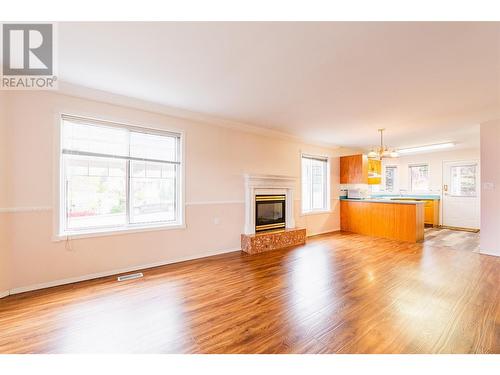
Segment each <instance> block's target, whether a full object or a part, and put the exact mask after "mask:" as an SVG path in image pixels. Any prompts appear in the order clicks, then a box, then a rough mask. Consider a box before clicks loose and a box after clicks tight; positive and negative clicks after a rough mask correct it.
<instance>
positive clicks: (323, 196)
mask: <svg viewBox="0 0 500 375" xmlns="http://www.w3.org/2000/svg"><path fill="white" fill-rule="evenodd" d="M328 170H329V164H328V158H326V157H320V156H309V155H302V212H304V213H307V212H314V211H326V210H329V209H330V197H329V188H328V186H329V178H328V173H329V171H328Z"/></svg>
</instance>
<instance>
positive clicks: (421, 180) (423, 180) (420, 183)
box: [409, 164, 429, 191]
mask: <svg viewBox="0 0 500 375" xmlns="http://www.w3.org/2000/svg"><path fill="white" fill-rule="evenodd" d="M409 175H410V191H429V166H428V165H427V164H418V165H410V166H409Z"/></svg>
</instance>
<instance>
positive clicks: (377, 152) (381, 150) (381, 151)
mask: <svg viewBox="0 0 500 375" xmlns="http://www.w3.org/2000/svg"><path fill="white" fill-rule="evenodd" d="M384 130H385V129H378V131H379V133H380V146H379V147H377V148H372V149H371V150H370V152H369V153H368V158H370V159H382V158H397V157H398V156H399V154H398V152H397V151H396V150H395V149H392V150H389V147H387V146H384Z"/></svg>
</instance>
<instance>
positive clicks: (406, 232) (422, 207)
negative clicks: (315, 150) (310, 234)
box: [340, 154, 441, 242]
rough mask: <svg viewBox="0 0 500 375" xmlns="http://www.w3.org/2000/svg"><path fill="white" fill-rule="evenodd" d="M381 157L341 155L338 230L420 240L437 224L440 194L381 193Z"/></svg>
mask: <svg viewBox="0 0 500 375" xmlns="http://www.w3.org/2000/svg"><path fill="white" fill-rule="evenodd" d="M382 180H383V176H382V160H380V159H376V158H369V157H368V155H365V154H358V155H350V156H343V157H341V158H340V184H341V193H340V223H341V230H343V231H347V232H353V233H359V234H364V235H369V236H374V237H382V238H388V239H395V240H399V241H406V242H422V241H423V240H424V236H425V234H424V233H425V231H424V228H425V227H426V226H427V227H437V226H439V217H440V216H439V208H440V199H441V196H440V195H438V194H407V193H404V192H394V191H392V192H390V193H387V192H381V191H380V189H377V188H375V189H373V188H372V187H373V186H376V187H378V186H380V185H381V184H382V182H383V181H382Z"/></svg>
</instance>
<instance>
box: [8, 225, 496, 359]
mask: <svg viewBox="0 0 500 375" xmlns="http://www.w3.org/2000/svg"><path fill="white" fill-rule="evenodd" d="M139 250H140V249H138V251H139ZM142 272H143V273H144V277H143V278H141V279H136V280H129V281H124V282H117V281H116V278H115V277H106V278H102V279H96V280H89V281H85V282H81V283H76V284H71V285H65V286H60V287H55V288H49V289H45V290H39V291H35V292H30V293H24V294H18V295H13V296H9V297H6V298H4V299H1V300H0V353H98V352H99V353H500V334H499V317H500V288H498V285H500V258H498V257H493V256H486V255H481V254H475V253H472V252H470V251H454V250H451V249H450V248H449V247H435V246H430V245H428V244H427V243H406V242H398V241H391V240H386V239H383V238H374V237H367V236H362V235H358V234H352V233H333V234H327V235H322V236H318V237H314V238H309V239H308V240H307V244H306V245H304V246H297V247H294V248H288V249H280V250H275V251H269V252H266V253H262V254H257V255H247V254H244V253H242V252H233V253H227V254H221V255H217V256H213V257H210V258H204V259H197V260H193V261H188V262H181V263H176V264H171V265H167V266H163V267H156V268H150V269H147V270H143V271H142Z"/></svg>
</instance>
